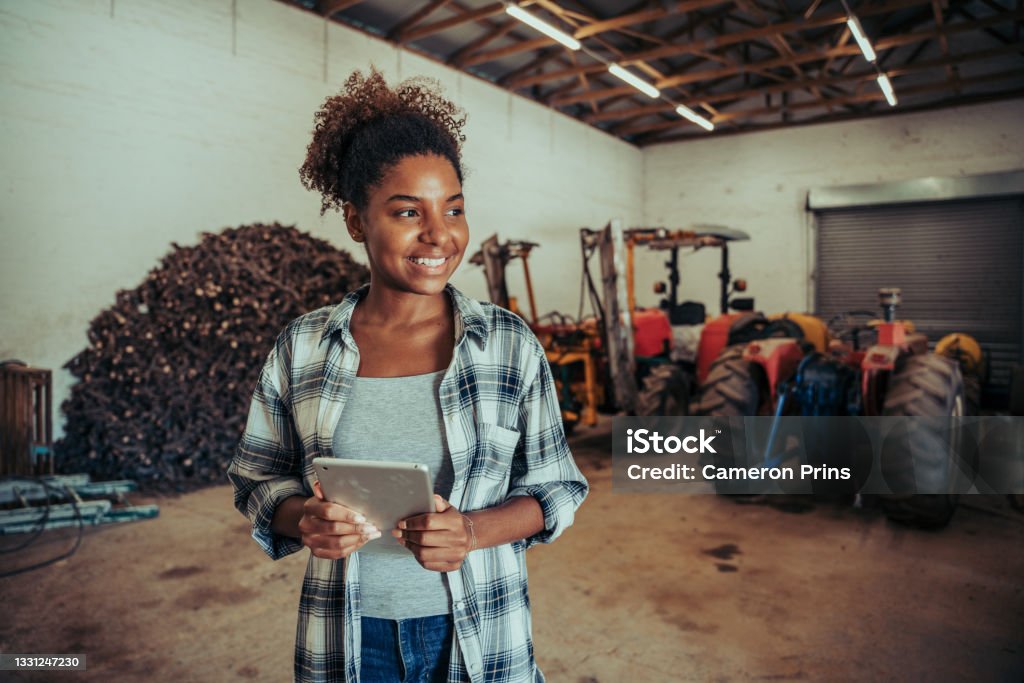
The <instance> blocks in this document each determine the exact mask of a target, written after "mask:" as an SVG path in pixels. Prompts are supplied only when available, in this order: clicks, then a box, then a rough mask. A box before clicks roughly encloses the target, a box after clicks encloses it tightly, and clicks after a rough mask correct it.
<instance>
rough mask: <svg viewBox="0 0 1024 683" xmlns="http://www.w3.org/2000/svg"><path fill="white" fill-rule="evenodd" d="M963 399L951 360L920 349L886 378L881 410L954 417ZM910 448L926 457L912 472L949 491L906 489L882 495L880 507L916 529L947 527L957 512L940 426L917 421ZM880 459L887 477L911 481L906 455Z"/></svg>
mask: <svg viewBox="0 0 1024 683" xmlns="http://www.w3.org/2000/svg"><path fill="white" fill-rule="evenodd" d="M965 407H966V398H965V396H964V381H963V378H962V377H961V375H960V368H959V367H958V366H957V364H956V363H955V362H953V361H950V360H949V359H948V358H944V357H942V356H937V355H935V354H930V353H926V354H920V355H915V356H910V357H909V358H907V359H906V361H905V362H904V364H903V367H902V368H899V369H898V370H896V371H895V372H894V373H893V375H892V377H891V378H890V380H889V388H888V391H887V392H886V395H885V403H884V407H883V409H882V414H883V415H892V416H906V417H917V416H935V417H942V416H959V415H963V414H964V409H965ZM907 442H908V445H909V446H910V447H911V449H912V452H913V453H917V454H919V455H925V456H926V457H928V458H929V460H927V461H925V462H918V463H917V468H916V470H917V473H918V474H923V476H924V477H926V478H927V479H928V480H929V483H930V487H934V486H936V485H938V486H939V487H945V488H946V489H947V490H948V491H950V492H948V493H942V494H912V495H911V494H907V495H891V496H883V497H882V507H883V508H884V510H885V513H886V515H887V516H888V517H889V519H891V520H892V521H894V522H898V523H901V524H908V525H911V526H916V527H920V528H930V529H938V528H941V527H944V526H946V525H947V524H948V523H949V520H950V518H952V516H953V513H954V512H955V511H956V507H957V502H958V496H957V495H956V494H955V493H953V492H952V488H953V486H952V483H953V460H952V458H951V457H950V453H949V450H950V444H949V443H948V442H947V440H946V434H945V432H944V431H943V430H941V429H937V428H936V425H929V424H927V423H921V424H917V425H915V429H912V430H911V431H909V432H908V434H907ZM901 455H902V457H897V458H896V459H895V461H893V462H890V463H887V464H883V472H884V473H885V474H886V477H887V479H895V480H896V481H897V482H906V481H909V482H913V481H914V475H915V464H914V462H913V461H912V460H911V459H910V454H901Z"/></svg>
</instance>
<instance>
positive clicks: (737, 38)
mask: <svg viewBox="0 0 1024 683" xmlns="http://www.w3.org/2000/svg"><path fill="white" fill-rule="evenodd" d="M930 2H931V0H887V2H884V3H881V4H878V5H867V6H864V7H860V8H858V10H857V16H858V17H866V16H870V15H874V14H887V13H889V12H894V11H896V10H899V9H905V8H907V7H915V6H918V5H922V4H928V3H930ZM846 20H847V15H846V12H838V13H833V14H829V15H827V16H822V17H818V18H815V19H803V18H800V19H796V20H794V21H784V22H779V23H775V24H768V25H767V26H761V27H758V28H753V29H749V30H747V31H737V32H735V33H727V34H725V35H723V36H719V37H717V38H714V39H712V40H700V41H694V42H690V43H683V44H680V45H666V46H664V47H658V48H654V49H651V50H646V51H643V52H637V53H634V54H631V55H627V57H626V60H625V61H626V63H628V62H629V61H632V60H642V61H646V60H650V59H658V58H660V57H672V56H675V55H681V54H686V53H688V52H690V51H691V50H693V49H700V50H708V49H714V48H719V47H725V46H727V45H732V44H735V43H743V42H746V41H748V40H755V39H757V38H764V37H767V36H772V35H778V34H782V33H793V32H796V31H805V30H810V29H814V28H822V27H825V26H833V25H836V24H844V23H846Z"/></svg>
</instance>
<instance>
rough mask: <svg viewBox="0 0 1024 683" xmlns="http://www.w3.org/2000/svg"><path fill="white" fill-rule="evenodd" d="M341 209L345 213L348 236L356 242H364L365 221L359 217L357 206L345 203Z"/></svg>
mask: <svg viewBox="0 0 1024 683" xmlns="http://www.w3.org/2000/svg"><path fill="white" fill-rule="evenodd" d="M341 208H342V210H343V211H344V212H345V226H346V227H347V228H348V234H349V235H350V236H351V237H352V239H353V240H354V241H356V242H362V241H363V240H364V239H365V238H364V235H363V219H362V216H360V215H359V211H358V209H356V206H355V204H353V203H352V202H345V203H344V204H342V205H341Z"/></svg>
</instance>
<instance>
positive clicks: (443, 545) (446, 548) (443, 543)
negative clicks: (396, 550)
mask: <svg viewBox="0 0 1024 683" xmlns="http://www.w3.org/2000/svg"><path fill="white" fill-rule="evenodd" d="M434 505H435V506H436V509H437V512H428V513H426V514H422V515H416V516H415V517H407V518H406V519H403V520H402V521H401V522H399V523H398V528H397V529H393V530H392V531H391V535H392V536H394V537H395V538H397V539H398V542H399V543H401V544H402V545H404V546H405V547H406V548H408V549H409V550H410V551H411V552H412V554H413V555H415V556H416V560H417V561H418V562H419V563H420V565H422V567H423V568H424V569H429V570H430V571H435V572H450V571H454V570H456V569H458V568H459V567H461V566H462V562H463V560H465V559H466V555H467V554H468V553H469V551H470V550H471V543H472V540H473V539H472V534H470V532H469V528H468V527H469V526H470V523H469V522H468V518H467V517H466V516H465V515H463V514H462V513H461V512H459V511H458V510H457V509H456V508H455V506H453V505H452V504H451V503H449V502H448V501H447V500H445V499H444V498H442V497H441V496H438V495H436V494H435V495H434Z"/></svg>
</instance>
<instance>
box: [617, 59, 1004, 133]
mask: <svg viewBox="0 0 1024 683" xmlns="http://www.w3.org/2000/svg"><path fill="white" fill-rule="evenodd" d="M1021 79H1024V69H1011V70H1008V71H1000V72H999V73H995V74H988V75H986V76H979V77H978V78H974V79H971V81H970V83H973V84H979V83H993V82H998V81H1007V80H1015V81H1020V80H1021ZM951 88H952V83H950V82H949V81H947V80H943V81H940V82H938V83H929V84H926V85H919V86H915V87H912V88H897V90H896V94H897V95H899V96H907V97H909V96H913V95H923V94H928V93H933V92H941V91H944V90H950V89H951ZM884 100H885V95H884V94H883V93H882V91H881V90H873V91H872V92H868V93H860V94H856V95H847V96H845V97H836V98H833V99H832V104H833V105H840V104H857V103H863V102H874V101H884ZM815 107H824V103H822V102H798V103H796V104H789V105H788V106H787V107H786V108H787V109H789V110H804V109H813V108H815ZM782 110H783V108H782V107H761V108H758V109H740V110H736V111H732V112H724V113H719V115H718V116H716V117H714V119H713V121H712V122H713V123H715V124H716V125H717V124H719V123H725V122H727V121H736V120H742V119H750V118H754V117H757V116H768V115H771V114H779V113H781V112H782ZM681 125H693V124H691V123H690V122H689V121H687V120H686V119H683V118H681V117H680V118H678V119H674V120H668V121H659V122H657V123H647V124H637V125H634V126H626V127H622V128H620V129H618V133H619V134H620V135H636V134H639V133H646V132H650V131H655V130H669V129H671V128H674V127H676V126H681Z"/></svg>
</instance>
